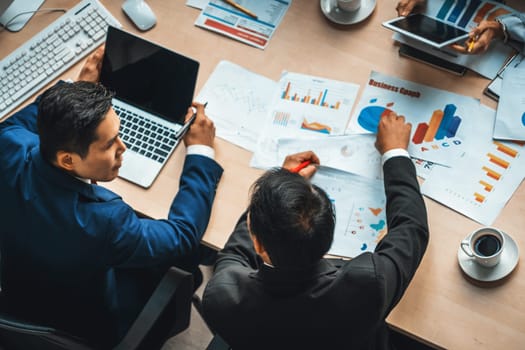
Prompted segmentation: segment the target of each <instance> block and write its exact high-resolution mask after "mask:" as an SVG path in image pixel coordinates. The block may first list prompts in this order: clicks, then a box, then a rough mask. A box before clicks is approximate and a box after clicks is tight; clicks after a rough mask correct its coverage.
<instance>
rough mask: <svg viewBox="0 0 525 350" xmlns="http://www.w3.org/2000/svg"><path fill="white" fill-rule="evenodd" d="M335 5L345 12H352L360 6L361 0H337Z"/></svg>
mask: <svg viewBox="0 0 525 350" xmlns="http://www.w3.org/2000/svg"><path fill="white" fill-rule="evenodd" d="M337 7H338V8H339V9H340V10H342V11H346V12H353V11H356V10H358V9H359V7H361V0H337Z"/></svg>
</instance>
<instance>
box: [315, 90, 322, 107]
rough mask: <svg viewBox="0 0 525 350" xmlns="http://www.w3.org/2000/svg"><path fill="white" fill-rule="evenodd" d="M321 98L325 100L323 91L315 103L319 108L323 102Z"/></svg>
mask: <svg viewBox="0 0 525 350" xmlns="http://www.w3.org/2000/svg"><path fill="white" fill-rule="evenodd" d="M321 98H323V92H322V91H321V92H320V93H319V97H318V98H317V100H316V101H315V102H316V103H315V104H316V105H318V106H319V103H320V102H321Z"/></svg>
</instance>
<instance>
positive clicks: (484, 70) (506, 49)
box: [394, 0, 516, 79]
mask: <svg viewBox="0 0 525 350" xmlns="http://www.w3.org/2000/svg"><path fill="white" fill-rule="evenodd" d="M511 12H516V11H514V10H513V9H512V8H510V7H508V6H506V5H503V4H501V3H500V2H497V1H480V0H470V1H465V0H461V1H453V0H432V1H426V5H425V13H426V14H427V15H429V16H432V17H435V18H437V19H440V20H442V21H445V22H447V23H450V24H453V25H455V26H456V27H460V28H463V29H465V30H466V31H470V30H471V29H473V28H475V27H477V26H478V24H479V23H480V22H481V21H482V20H484V19H486V20H494V19H495V18H496V17H498V16H501V15H505V14H507V13H511ZM394 40H397V41H399V42H402V43H405V44H408V45H410V46H413V47H415V48H417V49H420V50H423V51H426V52H428V53H430V54H432V55H434V56H437V57H440V58H442V59H444V60H447V61H449V62H453V63H456V64H459V65H462V66H464V67H468V68H469V69H471V70H473V71H475V72H477V73H479V74H481V75H483V76H484V77H486V78H489V79H493V78H495V77H496V75H497V73H498V71H499V69H500V68H501V67H502V66H503V64H504V63H505V61H506V60H507V59H508V58H509V57H510V56H511V55H512V54H513V51H514V50H513V49H512V48H511V47H510V46H508V45H505V44H503V42H502V41H501V40H495V41H494V42H492V43H491V45H490V47H489V49H488V50H487V51H486V52H484V53H483V54H482V55H462V54H459V53H457V52H456V51H454V50H452V49H448V48H445V49H442V50H439V49H435V48H433V47H431V46H430V45H426V44H424V43H421V42H420V41H417V40H414V39H411V38H408V37H406V36H403V35H400V34H398V33H395V34H394Z"/></svg>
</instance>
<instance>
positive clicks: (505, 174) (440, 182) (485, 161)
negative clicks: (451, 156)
mask: <svg viewBox="0 0 525 350" xmlns="http://www.w3.org/2000/svg"><path fill="white" fill-rule="evenodd" d="M524 151H525V147H524V144H523V143H515V142H499V141H493V142H491V143H490V144H489V145H488V146H486V147H485V148H484V149H480V150H479V153H477V154H472V152H471V154H468V153H465V154H464V155H463V156H462V157H461V159H459V162H458V163H457V164H456V165H454V166H453V167H452V168H436V169H434V170H433V171H432V173H431V175H430V176H429V177H428V178H427V179H426V181H425V182H424V183H423V186H422V188H421V190H422V193H423V194H425V195H426V196H429V197H431V198H433V199H435V200H437V201H439V202H441V203H443V204H445V205H447V206H449V207H450V208H452V209H454V210H457V211H458V212H460V213H462V214H464V215H466V216H468V217H470V218H472V219H474V220H476V221H478V222H480V223H482V224H484V225H491V224H492V222H493V221H494V220H495V219H496V217H497V215H498V214H499V212H500V211H501V210H502V209H503V207H504V206H505V204H506V203H507V201H508V200H509V199H510V197H511V196H512V194H513V193H514V191H515V190H516V189H517V187H518V186H519V184H520V183H521V181H522V180H523V176H524V174H525V157H523V153H524Z"/></svg>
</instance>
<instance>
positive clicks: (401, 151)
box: [381, 148, 410, 165]
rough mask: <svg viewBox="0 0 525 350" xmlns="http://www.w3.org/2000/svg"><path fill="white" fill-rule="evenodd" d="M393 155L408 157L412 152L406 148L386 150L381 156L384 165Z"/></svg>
mask: <svg viewBox="0 0 525 350" xmlns="http://www.w3.org/2000/svg"><path fill="white" fill-rule="evenodd" d="M393 157H407V158H410V154H408V151H407V150H406V149H404V148H394V149H391V150H388V151H386V152H385V153H383V155H382V156H381V163H382V165H385V163H386V161H387V160H389V159H390V158H393Z"/></svg>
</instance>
